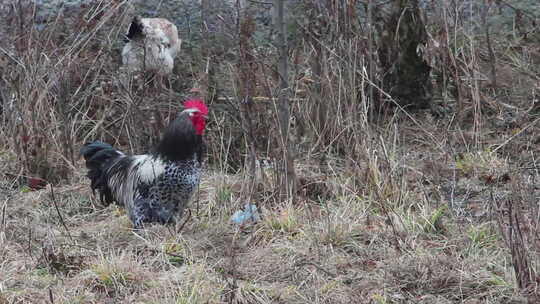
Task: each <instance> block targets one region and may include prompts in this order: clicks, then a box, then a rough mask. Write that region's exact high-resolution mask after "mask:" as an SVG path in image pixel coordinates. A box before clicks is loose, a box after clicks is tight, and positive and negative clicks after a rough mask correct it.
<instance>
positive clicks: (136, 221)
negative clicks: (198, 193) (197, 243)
mask: <svg viewBox="0 0 540 304" xmlns="http://www.w3.org/2000/svg"><path fill="white" fill-rule="evenodd" d="M184 108H185V109H184V110H183V111H182V112H181V113H180V115H179V116H178V117H177V118H176V119H175V120H174V121H173V122H172V123H171V124H170V125H169V126H168V127H167V129H166V130H165V132H164V133H163V135H162V137H161V141H160V142H159V143H158V144H157V146H156V147H155V149H154V151H153V152H152V153H151V154H144V155H131V156H130V155H126V154H124V153H122V152H120V151H118V150H116V149H115V148H113V147H112V146H111V145H109V144H107V143H103V142H100V141H94V142H91V143H87V144H85V145H84V146H83V147H82V148H81V155H82V156H83V157H84V159H85V160H86V167H87V168H88V175H87V176H88V178H89V179H90V181H91V188H92V191H95V190H98V192H99V194H100V199H101V201H102V202H104V203H106V204H110V203H111V202H115V203H116V204H118V205H121V206H124V207H125V208H126V209H127V212H128V215H129V218H130V220H131V221H132V223H133V226H134V228H135V229H141V228H143V223H149V222H158V223H162V224H165V223H174V222H175V221H176V219H178V218H180V217H181V216H182V213H183V212H184V208H185V207H186V205H187V203H188V201H189V199H190V198H191V196H192V194H193V192H194V190H195V189H196V188H197V186H198V184H199V181H200V176H201V158H202V151H203V140H202V135H203V134H204V129H205V125H206V117H207V115H208V108H207V107H206V105H205V104H204V102H202V101H201V100H188V101H186V102H185V103H184Z"/></svg>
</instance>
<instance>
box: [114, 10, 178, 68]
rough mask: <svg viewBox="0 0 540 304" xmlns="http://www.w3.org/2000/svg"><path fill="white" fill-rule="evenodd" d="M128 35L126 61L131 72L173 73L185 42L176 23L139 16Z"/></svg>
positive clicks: (123, 60)
mask: <svg viewBox="0 0 540 304" xmlns="http://www.w3.org/2000/svg"><path fill="white" fill-rule="evenodd" d="M126 37H127V39H128V43H127V44H126V45H125V46H124V48H123V50H122V64H123V65H124V66H126V67H127V69H128V71H130V72H134V71H152V72H155V73H157V74H158V75H162V76H164V75H168V74H170V73H171V72H172V70H173V66H174V59H175V57H176V55H177V54H178V52H179V51H180V46H181V44H182V40H180V39H179V38H178V29H177V28H176V25H174V24H173V23H171V22H170V21H169V20H167V19H163V18H141V17H140V16H135V17H134V18H133V20H132V21H131V24H130V26H129V30H128V33H127V35H126Z"/></svg>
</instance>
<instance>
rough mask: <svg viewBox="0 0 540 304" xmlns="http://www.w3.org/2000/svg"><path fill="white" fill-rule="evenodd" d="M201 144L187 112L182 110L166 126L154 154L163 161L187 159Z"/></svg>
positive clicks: (196, 151) (196, 152)
mask: <svg viewBox="0 0 540 304" xmlns="http://www.w3.org/2000/svg"><path fill="white" fill-rule="evenodd" d="M201 145H202V137H201V136H200V135H197V134H196V133H195V127H194V126H193V123H192V121H191V119H190V117H189V113H187V112H184V113H182V114H180V115H179V116H178V118H176V119H175V120H174V121H173V122H172V123H171V124H170V125H169V126H168V127H167V129H166V130H165V132H164V133H163V136H162V138H161V141H160V142H159V143H158V145H157V147H156V150H155V154H156V156H157V157H159V158H162V159H164V160H165V161H182V160H189V159H193V156H194V155H195V154H198V153H199V151H200V146H201Z"/></svg>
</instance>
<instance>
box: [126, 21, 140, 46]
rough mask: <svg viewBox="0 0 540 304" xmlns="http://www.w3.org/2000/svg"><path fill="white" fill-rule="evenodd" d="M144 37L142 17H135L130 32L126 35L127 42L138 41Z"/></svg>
mask: <svg viewBox="0 0 540 304" xmlns="http://www.w3.org/2000/svg"><path fill="white" fill-rule="evenodd" d="M143 37H144V34H143V24H142V21H141V17H139V16H135V17H133V20H132V21H131V24H130V25H129V29H128V32H127V34H126V42H129V41H130V40H137V39H141V38H143Z"/></svg>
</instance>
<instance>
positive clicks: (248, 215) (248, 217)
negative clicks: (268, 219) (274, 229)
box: [231, 204, 261, 225]
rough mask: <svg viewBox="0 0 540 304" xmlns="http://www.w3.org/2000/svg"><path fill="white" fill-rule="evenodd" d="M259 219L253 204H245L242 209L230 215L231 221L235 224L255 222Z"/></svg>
mask: <svg viewBox="0 0 540 304" xmlns="http://www.w3.org/2000/svg"><path fill="white" fill-rule="evenodd" d="M260 220H261V217H260V215H259V211H258V210H257V206H255V205H253V204H246V205H245V206H244V210H238V211H236V212H235V213H234V214H233V216H232V217H231V221H232V222H233V223H235V224H237V225H244V224H246V223H249V222H252V223H256V222H258V221H260Z"/></svg>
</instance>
